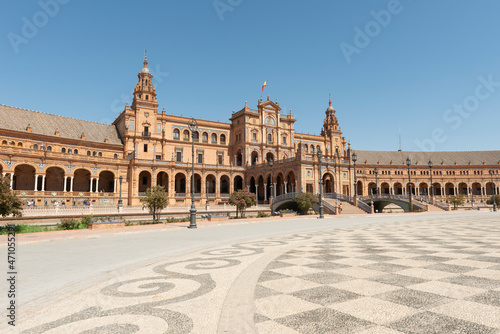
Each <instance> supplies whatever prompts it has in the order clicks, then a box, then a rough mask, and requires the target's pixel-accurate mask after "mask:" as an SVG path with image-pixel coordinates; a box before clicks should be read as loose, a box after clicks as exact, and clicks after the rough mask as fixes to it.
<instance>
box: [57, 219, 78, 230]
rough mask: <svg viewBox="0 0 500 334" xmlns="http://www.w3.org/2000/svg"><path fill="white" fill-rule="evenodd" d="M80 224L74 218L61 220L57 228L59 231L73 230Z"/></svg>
mask: <svg viewBox="0 0 500 334" xmlns="http://www.w3.org/2000/svg"><path fill="white" fill-rule="evenodd" d="M79 225H80V222H79V221H78V220H76V219H74V218H63V219H61V222H60V223H59V224H57V227H58V228H59V229H61V230H74V229H76V228H78V226H79Z"/></svg>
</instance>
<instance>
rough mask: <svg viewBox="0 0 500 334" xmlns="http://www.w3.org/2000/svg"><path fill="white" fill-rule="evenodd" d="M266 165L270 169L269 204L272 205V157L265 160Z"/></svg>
mask: <svg viewBox="0 0 500 334" xmlns="http://www.w3.org/2000/svg"><path fill="white" fill-rule="evenodd" d="M267 165H268V166H269V167H271V184H270V185H269V190H270V191H269V202H270V203H272V201H273V165H274V160H273V158H272V157H269V158H268V159H267Z"/></svg>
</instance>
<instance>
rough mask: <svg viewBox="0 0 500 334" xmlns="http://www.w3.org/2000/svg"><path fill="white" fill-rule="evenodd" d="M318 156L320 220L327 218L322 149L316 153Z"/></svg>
mask: <svg viewBox="0 0 500 334" xmlns="http://www.w3.org/2000/svg"><path fill="white" fill-rule="evenodd" d="M316 154H317V156H318V168H319V218H320V219H323V218H325V215H324V213H323V178H322V177H321V158H322V157H323V152H321V148H319V149H318V152H317V153H316Z"/></svg>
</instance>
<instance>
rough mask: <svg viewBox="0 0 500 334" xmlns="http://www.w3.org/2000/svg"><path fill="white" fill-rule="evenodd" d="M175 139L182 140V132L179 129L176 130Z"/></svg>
mask: <svg viewBox="0 0 500 334" xmlns="http://www.w3.org/2000/svg"><path fill="white" fill-rule="evenodd" d="M174 139H175V140H179V139H181V132H180V131H179V129H174Z"/></svg>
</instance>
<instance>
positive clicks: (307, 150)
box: [304, 144, 309, 153]
mask: <svg viewBox="0 0 500 334" xmlns="http://www.w3.org/2000/svg"><path fill="white" fill-rule="evenodd" d="M304 152H306V153H308V152H309V146H307V144H304Z"/></svg>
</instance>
